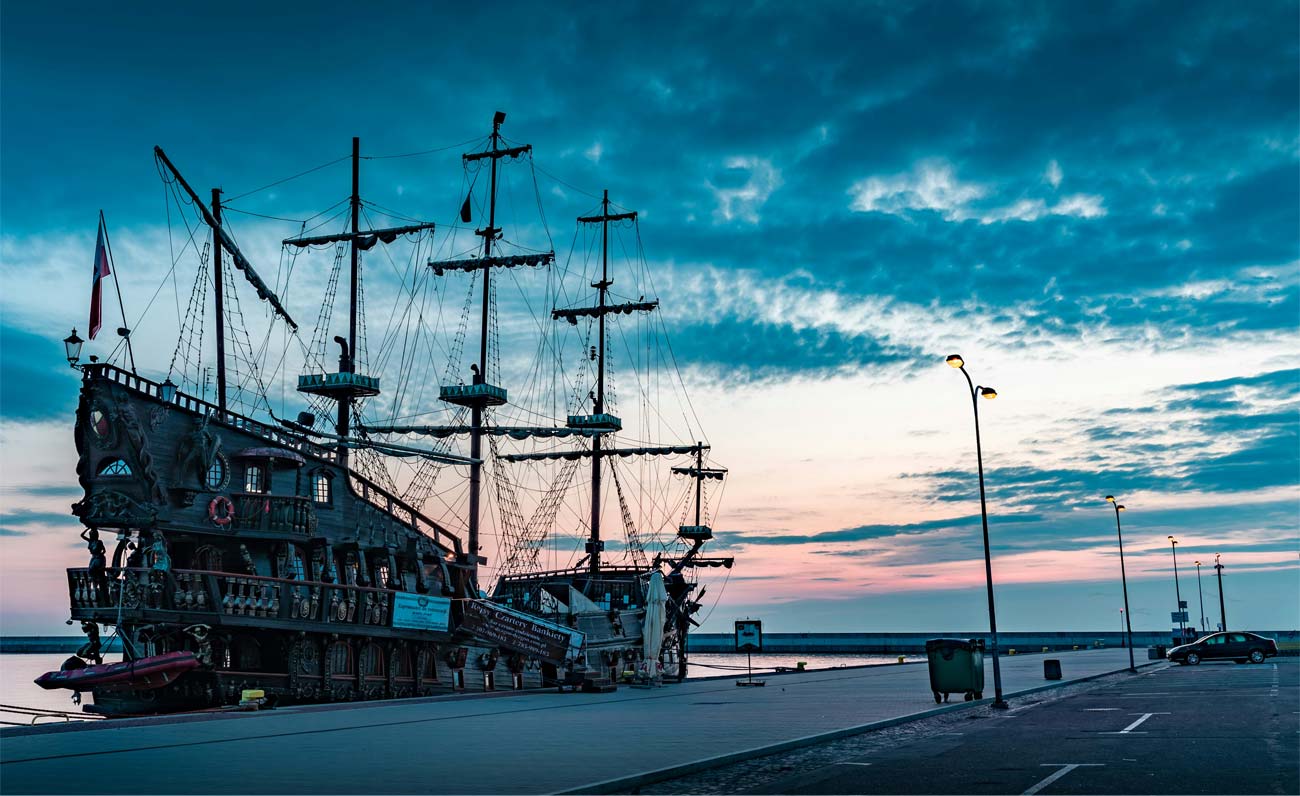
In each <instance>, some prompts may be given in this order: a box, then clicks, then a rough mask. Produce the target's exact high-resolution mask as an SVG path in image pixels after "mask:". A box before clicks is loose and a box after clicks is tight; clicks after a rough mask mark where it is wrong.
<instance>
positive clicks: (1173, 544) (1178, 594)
mask: <svg viewBox="0 0 1300 796" xmlns="http://www.w3.org/2000/svg"><path fill="white" fill-rule="evenodd" d="M1169 549H1170V550H1172V551H1173V553H1174V599H1176V600H1177V601H1178V602H1177V607H1178V643H1179V644H1182V643H1183V642H1184V641H1185V640H1186V638H1187V628H1186V623H1185V622H1184V621H1183V614H1182V611H1183V591H1182V588H1181V587H1180V586H1179V585H1178V540H1177V539H1175V538H1174V537H1172V536H1170V537H1169Z"/></svg>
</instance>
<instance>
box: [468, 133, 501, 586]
mask: <svg viewBox="0 0 1300 796" xmlns="http://www.w3.org/2000/svg"><path fill="white" fill-rule="evenodd" d="M505 116H506V115H505V114H504V113H501V112H500V111H497V112H496V114H495V115H494V116H493V117H492V149H491V158H490V159H489V160H490V163H489V168H490V171H491V174H490V179H489V182H488V225H487V229H484V230H482V231H481V232H480V234H481V235H482V236H483V256H484V257H491V256H492V240H493V239H494V238H495V237H496V234H497V228H496V227H497V160H498V159H499V158H498V154H497V153H499V152H500V151H501V123H502V122H504V121H505ZM491 300H492V269H491V268H484V269H483V311H482V313H481V318H480V324H479V344H478V373H476V374H475V375H474V382H475V383H476V384H487V383H488V380H487V362H488V313H489V312H490V310H491V306H490V305H491ZM469 457H470V458H471V459H474V461H475V463H474V464H472V465H470V468H469V554H470V556H471V559H470V560H471V567H472V568H471V569H470V573H471V579H472V580H473V582H474V584H475V587H476V588H477V584H478V549H479V522H480V516H479V515H480V512H481V510H482V509H481V507H480V505H479V502H480V499H481V495H480V493H481V491H482V484H483V406H482V405H480V404H475V405H474V406H473V407H472V408H471V410H470V435H469ZM475 596H477V595H475Z"/></svg>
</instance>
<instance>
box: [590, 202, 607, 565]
mask: <svg viewBox="0 0 1300 796" xmlns="http://www.w3.org/2000/svg"><path fill="white" fill-rule="evenodd" d="M600 216H601V218H600V281H599V282H597V283H596V285H595V287H596V289H597V291H598V295H599V299H598V300H597V303H596V307H597V310H598V312H599V314H598V316H597V324H598V326H599V329H600V332H599V342H598V346H597V348H596V405H595V407H594V410H593V411H594V413H595V414H597V415H602V414H604V413H605V312H604V309H605V291H606V290H607V289H608V288H609V285H610V282H609V189H608V188H607V189H605V191H604V195H603V196H602V198H601V200H600ZM600 437H601V435H600V434H596V435H594V436H593V437H592V438H591V533H590V537H589V538H588V539H587V554H588V555H589V556H590V559H591V576H592V577H593V578H594V577H596V576H597V575H599V574H600V553H601V551H602V550H603V549H604V547H605V544H604V542H602V541H601V540H600Z"/></svg>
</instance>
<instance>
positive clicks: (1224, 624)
mask: <svg viewBox="0 0 1300 796" xmlns="http://www.w3.org/2000/svg"><path fill="white" fill-rule="evenodd" d="M1214 570H1215V572H1216V573H1217V574H1218V576H1219V625H1220V627H1219V630H1227V629H1228V612H1227V611H1226V610H1224V608H1223V565H1222V564H1220V563H1219V554H1218V553H1215V554H1214Z"/></svg>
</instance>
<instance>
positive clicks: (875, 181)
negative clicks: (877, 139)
mask: <svg viewBox="0 0 1300 796" xmlns="http://www.w3.org/2000/svg"><path fill="white" fill-rule="evenodd" d="M849 193H850V194H851V195H852V197H853V201H852V202H851V203H850V204H849V207H850V209H852V210H855V211H857V212H861V213H887V214H889V215H895V216H902V215H905V214H906V213H907V212H908V211H911V210H922V211H934V212H937V213H939V214H940V215H942V216H943V218H944V219H945V220H948V221H960V220H962V219H963V218H966V217H967V216H966V207H967V206H968V205H969V204H970V203H971V202H973V201H975V200H976V199H980V198H982V197H983V196H984V195H985V194H986V193H988V189H987V188H985V187H984V186H982V185H976V184H974V183H965V182H962V181H961V180H959V179H957V177H956V175H955V174H954V173H953V167H952V165H951V164H949V163H945V162H943V161H939V160H929V161H922V162H920V163H918V164H917V165H916V167H915V168H914V169H913V170H912V171H911V172H909V173H905V174H895V175H891V176H888V177H867V178H866V179H863V180H859V181H858V182H855V183H854V184H853V185H852V186H851V187H850V188H849Z"/></svg>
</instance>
